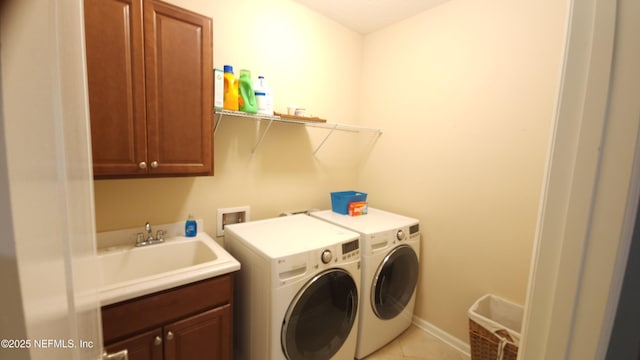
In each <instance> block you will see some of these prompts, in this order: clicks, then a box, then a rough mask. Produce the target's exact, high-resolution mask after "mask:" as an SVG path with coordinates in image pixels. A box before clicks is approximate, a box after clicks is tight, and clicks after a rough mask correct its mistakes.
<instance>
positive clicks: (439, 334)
mask: <svg viewBox="0 0 640 360" xmlns="http://www.w3.org/2000/svg"><path fill="white" fill-rule="evenodd" d="M413 324H414V325H415V326H417V327H419V328H420V329H422V330H424V331H425V332H427V333H429V334H430V335H432V336H434V337H436V338H438V339H439V340H441V341H442V342H444V343H445V344H447V345H449V346H451V347H452V348H454V349H456V350H457V351H459V352H460V353H462V354H463V355H465V356H467V357H470V356H471V347H470V346H469V344H468V343H467V342H465V341H462V340H460V339H458V338H457V337H455V336H453V335H451V334H449V333H448V332H446V331H444V330H442V329H440V328H439V327H437V326H435V325H433V324H432V323H430V322H428V321H427V320H424V319H421V318H419V317H417V316H414V317H413Z"/></svg>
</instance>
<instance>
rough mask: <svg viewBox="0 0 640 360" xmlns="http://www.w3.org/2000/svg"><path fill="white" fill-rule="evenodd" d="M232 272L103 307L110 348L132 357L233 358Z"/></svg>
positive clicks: (173, 359) (140, 359) (142, 359)
mask: <svg viewBox="0 0 640 360" xmlns="http://www.w3.org/2000/svg"><path fill="white" fill-rule="evenodd" d="M232 294H233V278H232V274H228V275H223V276H219V277H216V278H213V279H208V280H203V281H199V282H196V283H193V284H189V285H185V286H181V287H178V288H174V289H170V290H166V291H163V292H160V293H156V294H152V295H148V296H143V297H140V298H136V299H132V300H129V301H125V302H122V303H117V304H113V305H108V306H105V307H103V308H102V327H103V336H104V344H105V350H106V351H107V352H108V353H109V354H113V353H117V352H119V351H121V350H123V349H127V351H128V355H129V360H146V359H153V360H162V359H164V360H189V359H212V360H214V359H215V360H223V359H224V360H230V359H232V357H233V353H232V346H233V344H232V343H233V305H232V304H233V301H232Z"/></svg>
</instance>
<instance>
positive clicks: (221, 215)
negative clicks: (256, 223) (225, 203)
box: [216, 205, 250, 236]
mask: <svg viewBox="0 0 640 360" xmlns="http://www.w3.org/2000/svg"><path fill="white" fill-rule="evenodd" d="M249 217H250V207H249V205H246V206H238V207H232V208H224V209H218V222H217V228H216V235H217V236H224V226H225V225H229V224H237V223H242V222H247V221H249V220H250V219H249Z"/></svg>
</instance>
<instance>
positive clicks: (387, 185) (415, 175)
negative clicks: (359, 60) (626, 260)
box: [358, 0, 567, 341]
mask: <svg viewBox="0 0 640 360" xmlns="http://www.w3.org/2000/svg"><path fill="white" fill-rule="evenodd" d="M566 6H567V5H566V4H565V3H564V2H561V1H556V0H545V1H538V2H528V3H524V2H512V1H499V0H492V1H482V2H480V1H472V0H454V1H450V2H447V3H445V4H443V5H441V6H439V7H437V8H434V9H432V10H430V11H426V12H424V13H421V14H419V15H417V16H415V17H413V18H411V19H408V20H406V21H403V22H401V23H398V24H396V25H393V26H390V27H388V28H386V29H384V30H382V31H379V32H377V33H374V34H372V35H369V36H367V37H366V38H365V46H364V55H363V59H364V67H363V77H362V78H363V84H362V86H361V89H362V91H363V92H364V94H363V95H364V96H363V99H362V107H361V108H360V111H361V116H360V118H361V119H363V121H365V122H366V123H367V124H368V125H371V126H383V127H384V128H385V134H384V135H383V136H382V137H381V138H380V140H379V141H378V143H377V144H376V146H375V147H374V148H373V150H372V153H371V156H370V157H369V158H368V160H367V161H366V164H365V165H364V166H363V169H362V171H361V173H360V174H359V176H360V177H359V181H358V184H359V185H358V188H360V189H362V190H363V191H367V192H368V193H369V194H370V195H369V199H370V204H371V205H373V206H378V207H382V208H385V209H389V210H392V211H398V212H401V213H405V214H408V215H411V216H414V217H417V218H419V219H420V220H421V226H422V227H421V229H422V235H423V237H422V240H423V243H422V253H421V261H422V268H421V278H420V283H419V287H418V297H417V306H416V316H418V317H420V318H421V319H424V320H426V321H428V322H429V323H431V324H433V325H435V326H437V327H439V328H441V329H443V330H445V331H446V332H448V333H450V334H452V335H454V336H455V337H457V338H459V339H461V340H463V341H468V337H467V334H468V330H467V317H466V311H467V309H468V308H469V306H470V305H471V304H472V303H473V302H474V301H475V300H476V299H477V298H479V297H480V296H481V295H483V294H484V293H494V294H498V295H501V296H503V297H506V298H509V299H512V300H514V301H516V302H519V303H524V297H525V292H526V288H527V275H528V270H529V263H530V257H531V252H532V244H533V237H534V231H535V225H536V216H537V208H538V199H539V196H540V191H541V184H542V178H543V172H544V166H545V159H546V152H547V148H548V141H549V135H550V129H551V124H552V120H553V110H554V101H555V97H556V93H557V91H558V90H557V89H558V86H559V75H560V69H561V68H560V66H561V61H562V46H563V41H564V37H563V34H564V28H563V24H564V21H565V17H566V11H565V7H566Z"/></svg>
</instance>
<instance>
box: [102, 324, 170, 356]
mask: <svg viewBox="0 0 640 360" xmlns="http://www.w3.org/2000/svg"><path fill="white" fill-rule="evenodd" d="M162 342H163V340H162V330H160V329H156V330H152V331H149V332H145V333H142V334H140V335H136V336H132V337H130V338H127V339H125V340H122V341H119V342H116V343H113V344H111V345H108V346H105V351H106V352H107V353H109V354H114V353H117V352H118V351H121V350H124V349H127V353H128V356H129V357H128V359H129V360H162Z"/></svg>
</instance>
